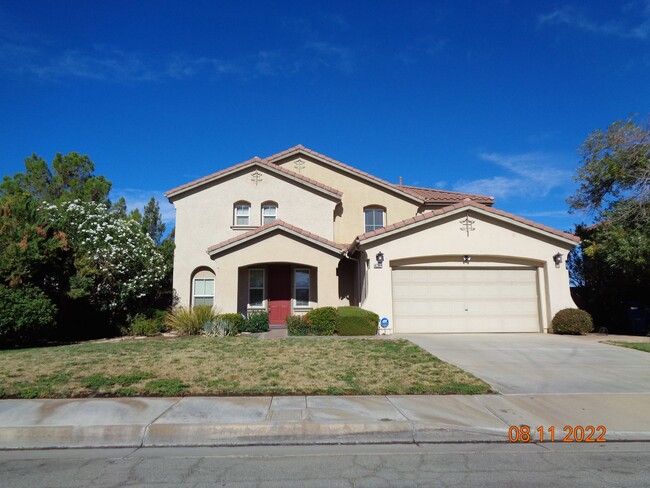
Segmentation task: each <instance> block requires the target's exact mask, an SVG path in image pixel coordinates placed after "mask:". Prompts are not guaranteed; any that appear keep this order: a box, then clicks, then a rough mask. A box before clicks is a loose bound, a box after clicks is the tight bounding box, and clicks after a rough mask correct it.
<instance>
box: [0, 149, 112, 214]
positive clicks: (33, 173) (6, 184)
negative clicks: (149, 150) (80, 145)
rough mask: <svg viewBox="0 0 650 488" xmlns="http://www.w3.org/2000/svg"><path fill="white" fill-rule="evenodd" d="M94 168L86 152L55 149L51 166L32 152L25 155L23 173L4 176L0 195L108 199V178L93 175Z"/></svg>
mask: <svg viewBox="0 0 650 488" xmlns="http://www.w3.org/2000/svg"><path fill="white" fill-rule="evenodd" d="M94 171H95V163H93V162H92V161H91V159H90V158H89V157H88V156H87V155H85V154H79V153H76V152H71V153H68V154H65V155H64V154H61V153H57V154H56V155H55V156H54V159H53V160H52V169H50V168H49V166H48V164H47V162H46V161H45V160H44V159H43V158H41V157H40V156H37V155H36V154H32V155H31V156H30V157H28V158H26V159H25V172H24V173H16V174H15V175H14V176H13V177H10V176H5V177H4V178H3V180H2V183H0V197H2V196H8V195H16V194H19V193H25V194H27V195H30V196H32V197H34V198H36V199H38V200H40V201H46V202H50V203H56V202H61V201H71V200H81V201H84V202H103V203H107V202H108V194H109V192H110V191H111V182H110V181H108V180H107V179H106V178H104V177H103V176H96V175H95V174H94Z"/></svg>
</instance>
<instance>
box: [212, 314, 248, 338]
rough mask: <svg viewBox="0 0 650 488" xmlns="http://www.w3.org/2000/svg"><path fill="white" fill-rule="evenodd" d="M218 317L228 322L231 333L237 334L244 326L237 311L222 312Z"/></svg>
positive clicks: (242, 319)
mask: <svg viewBox="0 0 650 488" xmlns="http://www.w3.org/2000/svg"><path fill="white" fill-rule="evenodd" d="M218 318H220V319H222V320H225V321H226V322H228V323H229V324H230V331H231V334H232V335H237V334H239V333H240V332H242V330H243V328H244V322H245V320H244V317H242V315H241V314H239V313H222V314H221V315H219V317H218Z"/></svg>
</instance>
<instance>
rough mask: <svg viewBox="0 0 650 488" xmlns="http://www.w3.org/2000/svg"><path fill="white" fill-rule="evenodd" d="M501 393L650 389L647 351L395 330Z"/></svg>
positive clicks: (547, 338)
mask: <svg viewBox="0 0 650 488" xmlns="http://www.w3.org/2000/svg"><path fill="white" fill-rule="evenodd" d="M397 336H398V337H403V338H406V339H409V340H410V341H412V342H414V343H415V344H418V345H419V346H420V347H422V348H424V349H426V350H427V351H429V352H430V353H431V354H433V355H435V356H437V357H439V358H440V359H442V360H443V361H446V362H448V363H452V364H455V365H457V366H459V367H461V368H462V369H464V370H465V371H469V372H471V373H473V374H474V375H476V376H478V377H479V378H481V379H483V380H484V381H486V382H487V383H489V384H490V385H492V387H493V388H495V389H496V390H498V391H499V392H500V393H510V394H513V393H514V394H529V393H530V394H534V393H561V394H566V393H650V353H647V352H642V351H636V350H633V349H627V348H623V347H618V346H612V345H608V344H602V343H599V342H598V341H597V340H595V338H596V337H597V338H598V339H600V340H607V339H615V337H604V336H581V337H571V336H557V335H546V334H398V335H397Z"/></svg>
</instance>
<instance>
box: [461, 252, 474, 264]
mask: <svg viewBox="0 0 650 488" xmlns="http://www.w3.org/2000/svg"><path fill="white" fill-rule="evenodd" d="M471 260H472V257H471V256H468V255H467V254H465V255H464V256H463V264H469V262H470V261H471Z"/></svg>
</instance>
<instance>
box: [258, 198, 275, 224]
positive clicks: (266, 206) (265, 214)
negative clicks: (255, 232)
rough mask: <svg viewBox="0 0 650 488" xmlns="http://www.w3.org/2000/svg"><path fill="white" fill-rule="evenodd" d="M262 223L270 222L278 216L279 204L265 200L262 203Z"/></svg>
mask: <svg viewBox="0 0 650 488" xmlns="http://www.w3.org/2000/svg"><path fill="white" fill-rule="evenodd" d="M261 215H262V225H264V224H269V223H271V222H273V221H274V220H275V219H277V218H278V204H277V203H275V202H264V203H263V204H262V212H261Z"/></svg>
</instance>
